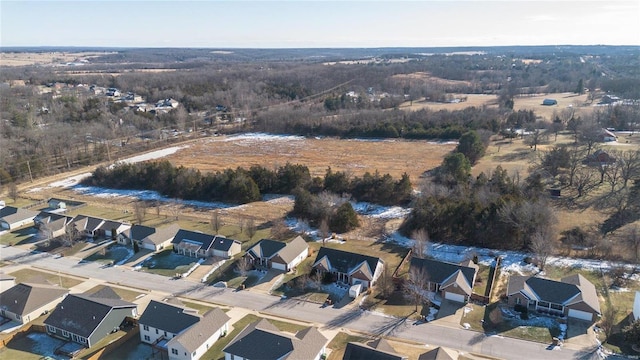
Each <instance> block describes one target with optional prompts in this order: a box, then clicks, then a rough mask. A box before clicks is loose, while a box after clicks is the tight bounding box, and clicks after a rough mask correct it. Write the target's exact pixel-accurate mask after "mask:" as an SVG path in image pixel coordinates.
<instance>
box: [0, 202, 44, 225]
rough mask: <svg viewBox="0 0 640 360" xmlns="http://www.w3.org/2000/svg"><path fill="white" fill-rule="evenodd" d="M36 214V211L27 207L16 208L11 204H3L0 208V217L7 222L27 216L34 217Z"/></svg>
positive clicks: (20, 219)
mask: <svg viewBox="0 0 640 360" xmlns="http://www.w3.org/2000/svg"><path fill="white" fill-rule="evenodd" d="M36 216H38V212H37V211H33V210H29V209H23V208H17V207H13V206H5V207H3V208H0V219H2V220H4V221H6V222H7V223H9V224H11V223H14V222H17V221H22V220H24V219H28V218H35V217H36Z"/></svg>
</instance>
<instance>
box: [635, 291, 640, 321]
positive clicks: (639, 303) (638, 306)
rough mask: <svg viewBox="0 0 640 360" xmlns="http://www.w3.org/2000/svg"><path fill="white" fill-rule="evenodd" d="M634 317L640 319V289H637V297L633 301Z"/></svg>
mask: <svg viewBox="0 0 640 360" xmlns="http://www.w3.org/2000/svg"><path fill="white" fill-rule="evenodd" d="M633 318H634V319H635V320H640V291H636V299H635V301H634V302H633Z"/></svg>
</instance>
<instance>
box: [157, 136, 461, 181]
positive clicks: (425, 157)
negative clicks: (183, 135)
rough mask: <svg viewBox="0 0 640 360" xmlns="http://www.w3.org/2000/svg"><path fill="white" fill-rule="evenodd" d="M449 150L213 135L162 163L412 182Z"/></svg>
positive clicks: (416, 144)
mask: <svg viewBox="0 0 640 360" xmlns="http://www.w3.org/2000/svg"><path fill="white" fill-rule="evenodd" d="M453 148H455V144H452V143H446V144H437V143H433V142H428V141H405V140H380V141H374V140H371V141H368V140H340V139H334V138H323V139H305V138H302V137H295V138H292V137H269V138H261V137H255V138H254V137H248V138H244V137H238V138H234V137H219V138H209V139H203V140H199V141H196V142H193V143H192V144H191V145H190V146H189V147H187V148H185V149H181V150H180V151H178V152H176V153H174V154H172V155H170V156H168V157H167V159H168V160H170V161H171V162H172V163H174V164H176V165H183V166H185V167H190V168H197V169H199V170H201V171H204V172H207V171H217V170H224V169H227V168H236V167H238V166H240V167H244V168H249V167H250V166H251V165H262V166H265V167H268V168H271V167H276V166H281V165H285V164H286V163H287V162H290V163H294V164H302V165H306V166H307V167H309V170H310V172H311V175H312V176H324V174H325V172H326V170H327V168H328V167H331V168H332V169H333V170H334V171H336V170H339V171H347V172H349V173H351V174H353V175H362V174H364V173H365V172H367V171H369V172H374V171H376V169H377V170H378V171H380V173H383V174H384V173H389V174H391V175H392V176H393V177H394V178H399V177H400V176H401V175H402V174H403V173H405V172H406V173H407V174H409V175H410V177H411V179H412V180H413V181H416V180H417V179H418V177H419V176H420V175H421V174H422V173H423V172H424V171H426V170H429V169H432V168H434V167H436V166H438V165H440V163H441V162H442V159H443V157H444V156H445V155H446V154H447V153H448V152H450V151H451V150H453Z"/></svg>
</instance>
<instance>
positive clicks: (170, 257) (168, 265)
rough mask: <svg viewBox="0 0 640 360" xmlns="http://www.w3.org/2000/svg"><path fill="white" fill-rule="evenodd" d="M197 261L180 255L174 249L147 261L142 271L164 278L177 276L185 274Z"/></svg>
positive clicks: (143, 264)
mask: <svg viewBox="0 0 640 360" xmlns="http://www.w3.org/2000/svg"><path fill="white" fill-rule="evenodd" d="M196 261H197V259H195V258H192V257H189V256H184V255H179V254H177V253H174V252H173V250H172V249H167V250H164V251H162V252H160V253H158V254H155V255H153V256H151V257H150V258H148V259H147V260H145V261H144V262H143V263H142V264H141V268H140V270H141V271H145V272H149V273H153V274H158V275H163V276H175V275H176V274H182V273H185V272H186V271H187V270H189V269H190V268H191V267H192V266H193V265H194V264H195V263H196Z"/></svg>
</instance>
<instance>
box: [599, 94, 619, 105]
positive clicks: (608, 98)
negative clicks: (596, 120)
mask: <svg viewBox="0 0 640 360" xmlns="http://www.w3.org/2000/svg"><path fill="white" fill-rule="evenodd" d="M619 101H622V98H620V97H619V96H614V95H605V96H603V97H602V99H601V100H600V104H615V103H617V102H619Z"/></svg>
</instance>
